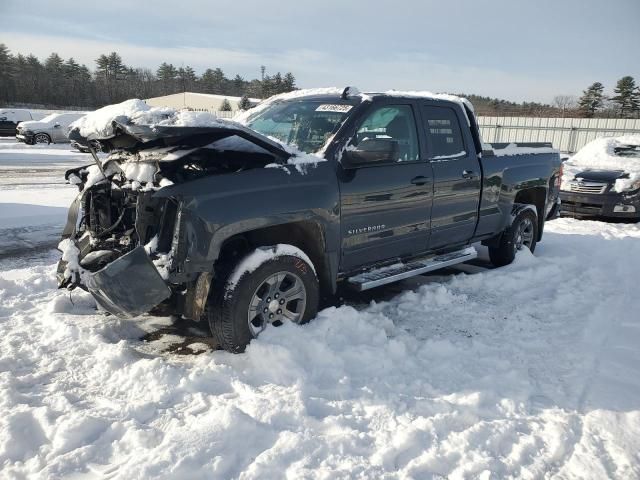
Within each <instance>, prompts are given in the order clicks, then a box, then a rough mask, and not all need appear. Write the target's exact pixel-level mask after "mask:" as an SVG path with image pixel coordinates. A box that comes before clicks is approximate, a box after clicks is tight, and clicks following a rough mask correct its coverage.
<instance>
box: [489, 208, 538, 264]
mask: <svg viewBox="0 0 640 480" xmlns="http://www.w3.org/2000/svg"><path fill="white" fill-rule="evenodd" d="M525 232H526V235H525ZM537 238H538V217H537V216H536V214H535V213H533V212H532V211H531V210H529V209H526V210H522V211H520V213H518V214H517V215H516V218H515V219H514V220H513V223H512V224H511V225H510V226H509V227H508V228H507V229H506V230H505V231H504V232H503V234H502V237H501V238H500V242H499V243H498V245H497V246H495V247H489V258H490V259H491V263H493V264H494V265H495V266H496V267H503V266H505V265H509V264H510V263H511V262H513V260H514V259H515V258H516V253H517V252H518V250H522V249H523V248H528V249H529V250H530V251H531V253H533V252H534V251H535V249H536V243H537Z"/></svg>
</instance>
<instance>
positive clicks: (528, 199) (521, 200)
mask: <svg viewBox="0 0 640 480" xmlns="http://www.w3.org/2000/svg"><path fill="white" fill-rule="evenodd" d="M513 203H514V205H515V204H524V205H534V206H535V207H536V213H537V217H538V237H537V238H536V241H538V242H539V241H540V240H541V239H542V230H543V229H544V221H545V212H546V205H547V189H546V188H544V187H531V188H525V189H523V190H520V191H519V192H518V193H516V196H515V198H514V200H513Z"/></svg>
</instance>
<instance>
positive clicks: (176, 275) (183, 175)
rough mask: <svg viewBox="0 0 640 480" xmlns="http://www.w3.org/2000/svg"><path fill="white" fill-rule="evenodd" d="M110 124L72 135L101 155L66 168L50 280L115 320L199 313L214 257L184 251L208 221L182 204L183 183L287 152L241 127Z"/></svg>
mask: <svg viewBox="0 0 640 480" xmlns="http://www.w3.org/2000/svg"><path fill="white" fill-rule="evenodd" d="M114 131H115V133H114V134H113V135H112V136H111V137H110V138H109V139H106V140H96V139H91V141H90V142H89V141H87V139H83V138H82V137H80V136H79V135H77V132H76V134H75V135H74V132H73V131H72V132H71V135H72V136H75V138H74V140H76V141H81V142H82V141H83V142H84V143H83V144H84V145H86V146H87V148H89V149H90V150H93V149H94V148H95V147H96V146H99V147H100V149H101V150H102V151H103V152H105V153H110V154H109V155H108V156H107V157H106V158H102V159H99V158H98V157H97V155H96V154H95V151H92V154H93V156H94V159H95V160H96V164H95V165H88V166H85V167H80V168H76V169H72V170H69V171H68V172H67V173H66V175H65V177H66V179H67V181H68V182H69V183H72V184H75V185H77V186H78V189H79V194H78V196H77V198H76V199H75V201H74V202H73V204H72V206H71V208H70V210H69V215H68V221H67V225H66V227H65V229H64V231H63V234H62V241H61V242H60V245H59V250H61V251H62V259H61V260H60V262H59V264H58V270H57V278H58V286H59V287H60V288H67V289H70V290H72V289H74V288H82V289H84V290H86V291H88V292H89V293H91V294H92V296H93V297H94V298H95V300H96V303H97V304H98V305H99V306H100V307H101V308H102V309H104V310H106V311H107V312H110V313H111V314H113V315H116V316H118V317H121V318H132V317H135V316H138V315H140V314H143V313H146V312H149V311H152V310H154V309H159V308H160V307H161V308H162V312H163V313H165V314H172V315H180V316H184V317H187V318H192V319H194V320H199V319H200V317H201V315H202V313H203V310H204V305H205V302H206V297H207V294H208V291H209V286H210V283H211V279H212V270H213V264H212V263H210V264H207V265H194V264H193V262H189V261H188V260H187V257H188V255H189V253H188V250H189V248H190V247H189V245H191V244H200V245H201V244H202V243H206V242H207V241H208V239H207V238H195V235H194V233H193V232H204V234H202V233H201V236H203V235H210V234H211V232H212V230H213V227H211V226H210V225H203V224H204V221H203V220H202V219H201V218H199V217H197V216H196V215H194V214H193V212H189V211H185V208H184V199H185V198H191V199H192V197H191V196H190V195H191V192H190V182H192V181H194V180H198V179H201V178H203V177H206V176H210V175H221V174H237V173H240V172H242V171H244V170H248V169H251V168H261V167H264V166H265V165H267V164H271V163H273V162H274V161H276V162H277V161H279V159H280V158H282V157H283V156H286V155H287V154H286V152H284V151H282V150H280V149H279V147H277V146H275V145H271V144H269V142H268V140H267V139H264V138H262V137H255V138H254V134H252V133H251V132H249V131H246V130H243V129H241V128H240V129H239V130H238V129H236V130H234V129H230V128H228V127H226V128H218V127H215V128H189V127H166V128H159V127H153V128H150V127H141V126H136V125H121V124H119V125H117V126H115V125H114ZM234 138H235V140H232V139H234ZM238 138H239V139H240V140H238ZM242 139H244V140H245V141H244V143H243V142H242ZM247 140H248V141H249V142H250V143H252V144H253V147H252V148H247V146H246V141H247ZM221 142H222V144H223V146H222V147H221ZM265 142H266V144H265ZM261 145H262V146H261ZM256 147H257V148H256ZM167 187H171V190H169V189H167ZM163 189H165V190H163ZM160 190H163V191H162V192H161V193H159V191H160ZM169 191H170V192H171V193H170V194H167V192H169ZM185 236H189V239H188V241H187V239H186V238H185Z"/></svg>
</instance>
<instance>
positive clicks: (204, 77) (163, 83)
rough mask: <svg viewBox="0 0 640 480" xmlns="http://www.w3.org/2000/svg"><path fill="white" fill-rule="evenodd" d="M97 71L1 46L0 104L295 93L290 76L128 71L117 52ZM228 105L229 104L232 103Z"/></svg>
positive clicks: (89, 104)
mask: <svg viewBox="0 0 640 480" xmlns="http://www.w3.org/2000/svg"><path fill="white" fill-rule="evenodd" d="M95 63H96V65H95V68H94V70H90V69H89V67H87V66H86V65H81V64H79V63H78V62H77V61H76V60H74V59H73V58H69V59H66V60H65V59H63V58H62V57H61V56H60V55H58V54H57V53H52V54H50V55H49V56H48V57H47V58H46V59H45V60H44V61H40V60H39V59H38V58H37V57H36V56H35V55H33V54H29V55H23V54H21V53H18V54H15V55H14V54H12V53H11V52H10V51H9V49H8V48H7V47H6V45H4V44H1V43H0V102H1V103H5V104H32V105H44V106H57V107H84V108H97V107H102V106H104V105H108V104H111V103H118V102H122V101H124V100H126V99H129V98H151V97H156V96H160V95H169V94H172V93H180V92H185V91H186V92H198V93H212V94H217V95H229V96H234V97H243V99H242V101H241V104H242V105H245V106H246V105H248V103H249V102H248V100H247V99H248V98H249V97H250V98H266V97H269V96H271V95H275V94H277V93H283V92H289V91H291V90H294V89H295V88H296V79H295V77H294V75H293V74H292V73H291V72H286V73H285V74H281V73H280V72H277V73H275V74H274V75H267V74H266V68H265V67H264V66H263V67H261V78H259V79H257V78H256V79H252V80H247V79H245V78H243V77H242V76H240V75H235V76H234V77H231V78H229V77H227V76H226V74H225V73H224V71H223V70H222V69H220V68H207V69H206V70H205V71H204V72H203V73H202V74H201V75H198V74H196V72H195V70H194V69H193V68H192V67H190V66H185V67H182V66H181V67H176V66H174V65H172V64H171V63H166V62H163V63H162V64H161V65H160V66H159V67H158V69H157V70H156V71H155V72H154V71H153V70H151V69H149V68H140V67H133V66H130V65H126V64H125V63H124V62H123V60H122V57H121V56H120V55H119V54H118V53H117V52H111V53H110V54H102V55H100V56H99V57H98V58H97V59H96V61H95ZM227 103H228V102H227Z"/></svg>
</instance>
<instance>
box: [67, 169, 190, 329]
mask: <svg viewBox="0 0 640 480" xmlns="http://www.w3.org/2000/svg"><path fill="white" fill-rule="evenodd" d="M137 167H138V168H136V169H135V173H134V174H132V173H131V171H132V170H133V169H127V168H126V165H125V168H122V166H121V164H119V163H117V162H116V161H115V160H111V161H107V162H106V163H105V164H104V166H103V171H104V175H103V173H102V172H100V171H99V169H98V168H97V167H96V166H89V167H84V168H80V169H75V170H71V171H69V172H67V179H68V180H69V181H71V182H72V183H75V184H77V185H78V186H79V188H80V194H79V195H78V197H77V198H76V200H75V201H74V203H73V205H72V207H71V209H70V212H69V218H68V223H67V226H66V228H65V231H64V232H63V240H62V242H61V243H60V247H59V248H60V250H62V259H61V261H60V263H59V264H58V285H59V287H61V288H68V289H74V288H76V287H80V288H83V289H85V290H87V291H88V292H90V293H91V294H92V295H93V296H94V298H95V299H96V302H97V303H98V304H99V305H100V306H101V307H102V308H104V309H105V310H107V311H108V312H110V313H113V314H114V315H117V316H119V317H133V316H137V315H140V314H141V313H144V312H147V311H149V310H150V309H151V308H153V307H155V306H156V305H158V304H160V303H161V302H163V301H165V300H167V299H168V298H169V297H170V296H171V295H172V289H171V288H170V287H169V286H168V281H169V280H170V277H171V272H172V271H173V270H175V266H174V265H173V264H172V262H173V259H174V258H173V247H174V242H173V238H174V236H175V235H178V234H179V232H178V231H177V227H178V226H179V222H176V218H177V217H178V210H179V208H180V204H179V200H178V199H175V198H155V197H154V193H155V191H156V190H157V189H159V188H161V186H160V184H161V183H163V180H164V179H163V178H162V177H161V176H160V174H159V172H157V171H156V170H157V166H156V165H154V164H153V163H142V164H138V165H137ZM96 170H98V171H96ZM127 170H129V172H128V173H127ZM141 173H142V175H141ZM127 175H128V176H127ZM144 175H146V176H147V177H146V178H143V177H144ZM100 176H103V178H100ZM165 183H166V180H165Z"/></svg>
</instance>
